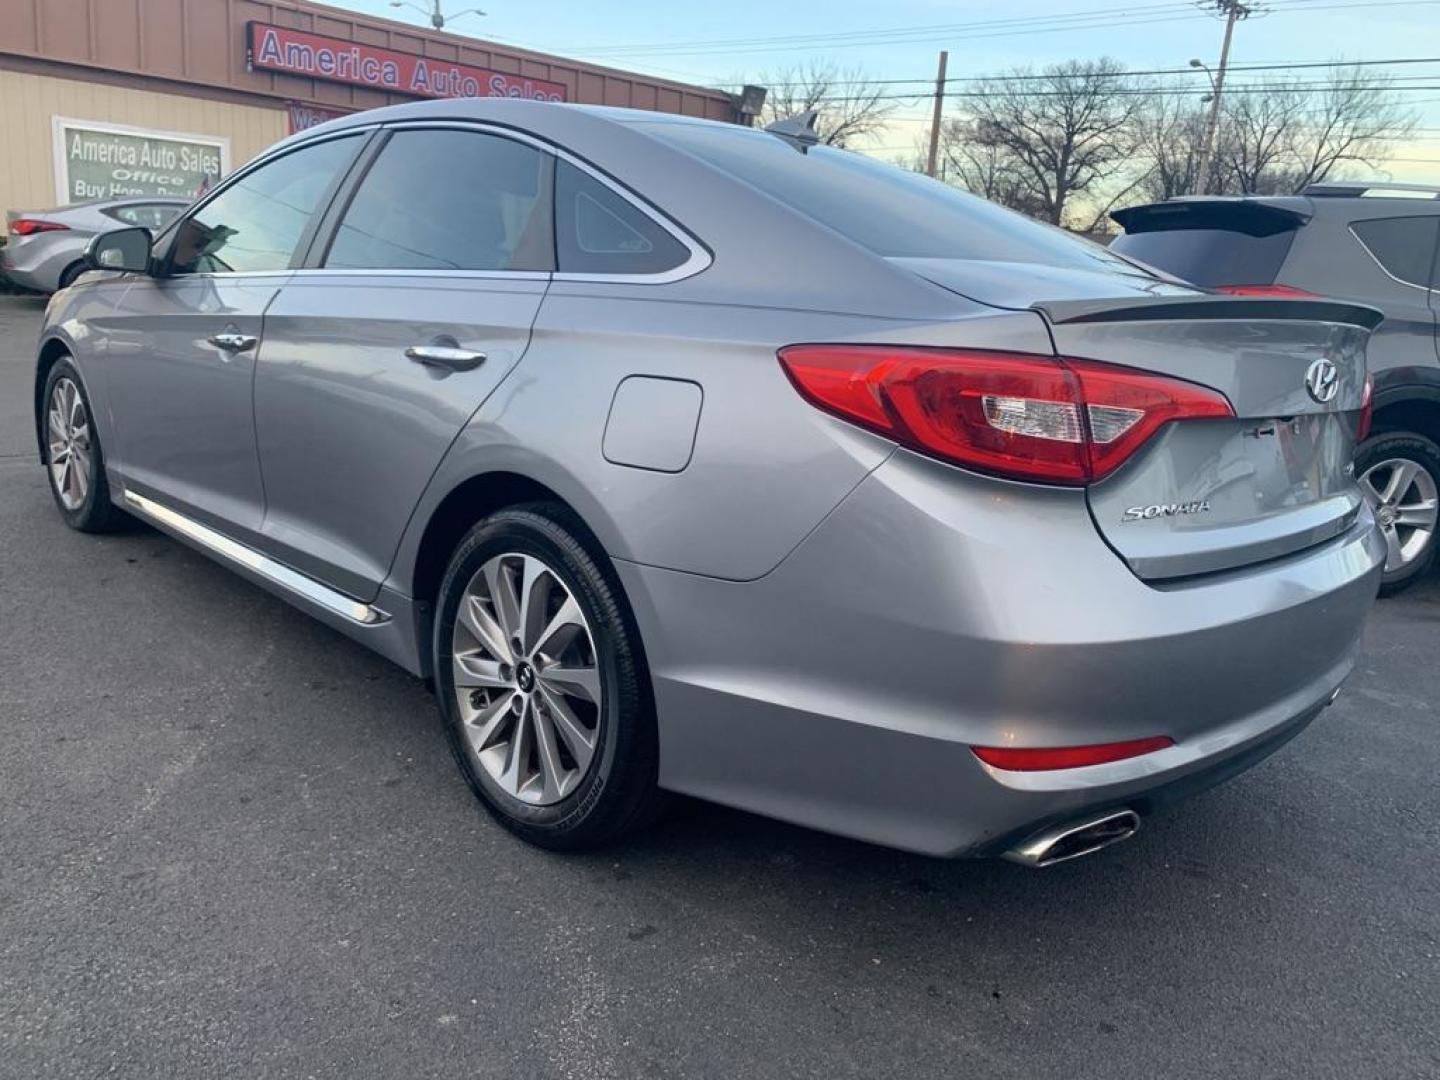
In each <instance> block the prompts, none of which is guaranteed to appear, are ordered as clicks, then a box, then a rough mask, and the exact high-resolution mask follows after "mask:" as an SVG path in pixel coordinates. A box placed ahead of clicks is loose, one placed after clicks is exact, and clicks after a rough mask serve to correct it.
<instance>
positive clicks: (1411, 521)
mask: <svg viewBox="0 0 1440 1080" xmlns="http://www.w3.org/2000/svg"><path fill="white" fill-rule="evenodd" d="M1435 520H1436V500H1434V499H1423V500H1421V501H1420V502H1415V503H1408V504H1406V505H1405V506H1397V507H1396V508H1395V524H1396V525H1409V526H1412V527H1414V528H1417V529H1423V530H1425V531H1426V532H1429V531H1430V530H1431V529H1433V528H1434V527H1435Z"/></svg>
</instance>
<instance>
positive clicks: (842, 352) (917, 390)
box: [780, 345, 1235, 484]
mask: <svg viewBox="0 0 1440 1080" xmlns="http://www.w3.org/2000/svg"><path fill="white" fill-rule="evenodd" d="M780 363H781V366H782V367H783V368H784V369H785V372H786V374H788V375H789V376H790V380H791V382H793V383H794V384H795V388H796V389H797V390H798V391H799V392H800V394H801V396H802V397H804V398H805V399H806V400H807V401H809V402H810V403H811V404H812V405H814V406H816V407H817V408H820V409H823V410H824V411H826V412H828V413H831V414H833V415H835V416H838V417H840V418H841V419H844V420H849V421H851V422H853V423H856V424H859V425H860V426H862V427H866V428H869V429H870V430H871V431H874V432H877V433H879V434H881V435H884V436H886V437H887V438H890V439H894V440H895V441H896V442H898V443H901V444H903V445H905V446H908V447H910V448H911V449H913V450H918V451H920V452H921V453H924V454H929V455H930V456H932V457H937V458H940V459H942V460H944V461H950V462H954V463H955V464H957V465H963V466H965V467H966V468H971V469H977V470H980V471H982V472H988V473H994V474H995V475H997V476H1005V477H1010V478H1012V479H1017V480H1037V481H1041V482H1044V483H1051V484H1088V483H1090V482H1091V481H1093V480H1098V479H1100V478H1101V477H1103V476H1107V475H1109V474H1110V473H1112V472H1114V471H1115V470H1116V469H1117V468H1119V467H1120V465H1121V464H1122V463H1124V462H1125V461H1126V460H1127V459H1128V458H1129V457H1130V456H1131V455H1132V454H1134V453H1135V451H1136V450H1138V449H1139V448H1140V446H1141V445H1142V444H1144V443H1145V442H1146V441H1147V440H1148V439H1149V438H1150V436H1152V435H1154V434H1155V432H1156V431H1158V430H1159V429H1160V428H1161V427H1162V426H1164V425H1165V424H1167V423H1169V422H1170V421H1171V420H1190V419H1208V418H1216V417H1224V418H1229V417H1233V416H1234V415H1235V413H1234V410H1233V409H1231V407H1230V402H1229V401H1227V400H1226V399H1225V397H1224V395H1222V394H1220V393H1219V392H1218V391H1215V390H1210V389H1207V388H1206V387H1203V386H1196V385H1195V384H1193V383H1188V382H1184V381H1182V380H1180V379H1172V378H1167V377H1165V376H1163V375H1154V374H1151V373H1149V372H1144V371H1136V370H1134V369H1133V368H1123V367H1116V366H1113V365H1111V364H1102V363H1097V362H1096V361H1093V360H1073V359H1069V358H1056V357H1048V356H1031V355H1027V354H1022V353H1000V352H972V351H969V350H958V349H932V348H918V347H911V346H890V345H791V346H789V347H787V348H784V349H781V350H780Z"/></svg>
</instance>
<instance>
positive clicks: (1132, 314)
mask: <svg viewBox="0 0 1440 1080" xmlns="http://www.w3.org/2000/svg"><path fill="white" fill-rule="evenodd" d="M1034 307H1035V308H1036V309H1037V310H1038V311H1039V312H1040V313H1041V314H1042V315H1043V316H1044V317H1045V319H1046V321H1047V322H1048V323H1049V325H1050V330H1051V334H1052V336H1053V338H1054V341H1055V346H1056V350H1057V352H1058V353H1059V354H1060V355H1061V356H1071V357H1077V358H1085V359H1092V360H1099V361H1103V362H1105V363H1109V364H1119V365H1123V366H1126V367H1133V368H1142V369H1145V370H1148V371H1154V372H1158V373H1161V374H1164V375H1169V376H1173V377H1175V378H1180V379H1185V380H1187V381H1189V382H1193V383H1198V384H1201V385H1203V386H1208V387H1210V388H1212V389H1215V390H1218V391H1220V392H1221V393H1223V394H1224V395H1225V396H1226V397H1227V398H1228V399H1229V401H1230V404H1231V406H1232V407H1233V409H1234V411H1235V418H1234V419H1214V420H1183V421H1179V422H1175V423H1171V424H1168V425H1167V426H1166V427H1165V428H1163V429H1162V430H1161V431H1160V432H1159V433H1158V434H1157V435H1156V436H1155V437H1154V438H1152V439H1151V440H1150V441H1149V442H1148V443H1147V444H1146V445H1145V446H1144V447H1142V448H1141V449H1140V450H1139V451H1138V452H1137V453H1136V455H1135V456H1134V457H1133V458H1131V459H1130V460H1129V461H1127V462H1126V463H1125V464H1124V465H1123V466H1122V467H1121V468H1120V469H1119V470H1118V471H1117V472H1115V473H1113V474H1112V475H1110V476H1108V477H1106V478H1105V479H1103V480H1101V481H1100V482H1098V483H1096V484H1093V485H1091V486H1090V488H1089V489H1088V490H1087V495H1088V499H1089V503H1090V510H1091V514H1092V516H1093V517H1094V519H1095V524H1096V527H1097V528H1098V529H1099V531H1100V533H1101V534H1102V535H1103V536H1104V538H1105V540H1106V541H1107V542H1108V543H1109V544H1110V546H1111V547H1112V548H1113V549H1114V550H1115V551H1116V552H1117V553H1118V554H1119V555H1120V557H1121V558H1123V559H1124V560H1125V561H1126V563H1128V564H1129V566H1130V568H1131V569H1132V570H1133V571H1134V572H1135V573H1136V574H1137V575H1138V576H1140V577H1142V578H1145V579H1148V580H1163V579H1173V578H1181V577H1188V576H1191V575H1195V574H1206V573H1214V572H1216V571H1222V570H1230V569H1235V568H1238V567H1242V566H1247V565H1251V564H1254V563H1258V562H1263V561H1265V560H1268V559H1274V558H1280V557H1282V556H1285V555H1289V554H1292V553H1294V552H1297V551H1300V550H1303V549H1305V548H1307V547H1311V546H1313V545H1315V544H1319V543H1323V542H1324V541H1326V540H1328V539H1330V538H1332V537H1334V536H1336V535H1338V534H1340V533H1342V532H1344V531H1345V530H1346V529H1348V528H1349V527H1350V525H1351V524H1352V523H1353V522H1354V521H1355V519H1356V516H1357V515H1358V514H1359V513H1360V512H1361V506H1362V499H1361V495H1360V492H1359V489H1358V487H1357V486H1356V484H1355V482H1354V478H1353V472H1352V468H1351V455H1352V453H1353V450H1354V443H1355V435H1356V431H1357V427H1358V423H1359V417H1360V410H1361V408H1362V405H1363V403H1364V393H1365V379H1366V366H1365V346H1366V342H1367V340H1368V339H1369V336H1370V331H1371V330H1372V329H1373V328H1374V327H1375V326H1376V325H1378V323H1379V321H1380V318H1381V315H1380V313H1379V312H1377V311H1375V310H1373V309H1370V308H1365V307H1361V306H1358V305H1352V304H1342V303H1335V302H1331V301H1324V300H1290V299H1283V300H1282V299H1263V300H1250V299H1237V298H1230V297H1223V296H1195V295H1192V296H1188V297H1180V296H1159V297H1157V296H1149V297H1143V298H1133V297H1131V298H1124V299H1110V300H1098V299H1075V300H1059V301H1052V302H1042V303H1038V304H1036V305H1034Z"/></svg>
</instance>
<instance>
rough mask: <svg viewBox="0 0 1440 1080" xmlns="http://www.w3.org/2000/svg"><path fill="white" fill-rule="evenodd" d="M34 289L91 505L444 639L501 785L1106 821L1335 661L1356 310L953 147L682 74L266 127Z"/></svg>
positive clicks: (1294, 720)
mask: <svg viewBox="0 0 1440 1080" xmlns="http://www.w3.org/2000/svg"><path fill="white" fill-rule="evenodd" d="M89 258H90V263H91V265H93V266H94V267H96V268H97V269H101V270H108V271H110V272H109V273H108V274H89V275H86V276H85V277H84V278H83V279H82V280H81V281H80V282H79V283H78V284H76V285H75V286H73V287H71V288H70V289H67V290H64V291H62V292H61V293H59V294H57V295H56V296H55V297H54V298H53V300H52V301H51V304H50V307H49V309H48V311H47V315H46V319H45V322H44V328H43V331H42V335H41V340H40V346H39V356H38V363H37V366H36V374H35V408H36V421H37V435H38V438H39V449H40V453H41V457H42V460H43V461H44V463H45V465H46V466H47V468H48V471H49V476H50V479H51V484H52V488H53V490H54V495H55V502H56V504H57V506H58V507H59V510H60V513H61V515H62V516H63V517H64V519H65V520H66V521H67V522H68V523H69V524H70V525H71V526H73V527H75V528H77V529H82V530H100V529H105V528H109V527H111V526H113V525H115V524H116V523H117V522H118V521H119V520H120V519H121V517H122V515H126V514H129V515H134V516H136V517H139V518H142V519H144V520H146V521H148V522H151V523H153V524H154V525H155V526H157V527H159V528H160V529H162V530H165V531H166V532H168V533H170V534H172V535H173V536H175V537H177V538H178V539H180V540H182V541H184V542H185V543H188V544H191V545H193V546H194V547H196V548H198V549H200V550H202V551H204V552H206V553H208V554H209V555H211V556H213V557H215V558H216V559H218V560H220V561H221V562H223V563H225V564H227V565H228V566H230V567H232V568H233V569H235V570H236V571H237V572H239V573H240V574H243V575H245V576H246V577H247V578H249V579H251V580H252V581H254V582H256V583H258V584H259V585H261V586H263V587H265V588H268V589H270V590H272V591H273V592H275V593H277V594H279V595H280V596H283V597H284V598H286V599H287V600H289V601H291V602H292V603H294V604H295V605H296V606H298V607H299V608H301V609H302V610H304V611H306V612H309V613H310V614H312V615H314V616H315V617H316V618H318V619H321V620H322V621H324V622H326V623H328V624H329V625H330V626H332V627H335V628H336V629H337V630H339V631H341V632H342V633H345V634H348V635H349V636H351V637H352V638H354V639H355V640H357V641H359V642H361V643H363V644H364V645H366V646H368V647H370V648H372V649H374V650H376V651H377V652H379V653H381V654H383V655H384V656H387V657H389V658H390V659H392V660H394V661H395V662H397V663H398V664H400V665H402V666H403V667H404V668H406V669H407V670H409V671H411V672H413V673H415V674H416V675H417V676H420V677H424V678H426V679H431V680H433V682H434V686H435V691H436V697H437V699H438V701H439V706H440V709H441V712H442V714H443V716H444V720H445V727H446V730H447V732H448V734H449V739H450V744H451V748H452V750H453V752H454V755H455V758H456V760H457V762H458V763H459V766H460V769H461V771H462V773H463V775H464V776H465V778H466V779H467V780H468V782H469V783H470V785H471V786H472V788H473V789H474V791H475V793H476V794H477V795H478V796H479V798H480V799H481V800H482V801H483V803H484V804H485V805H486V806H487V807H488V808H489V809H490V810H491V811H492V812H493V813H494V814H495V815H496V816H497V817H498V818H499V820H500V821H501V822H502V823H503V824H504V825H505V826H506V827H508V828H510V829H512V830H513V831H514V832H516V833H518V834H519V835H521V836H523V837H525V838H527V839H529V840H531V841H533V842H535V843H539V844H544V845H548V846H551V847H557V848H559V847H578V846H581V845H585V844H593V843H597V842H599V841H602V840H605V839H606V838H608V837H611V836H614V835H616V834H617V833H619V832H621V831H623V830H624V829H626V828H628V827H630V826H632V825H634V824H636V823H637V822H640V821H642V820H644V819H646V818H647V817H649V816H650V815H651V814H652V813H654V812H655V810H656V808H657V806H659V805H660V802H659V793H660V792H661V791H676V792H683V793H687V794H691V795H697V796H701V797H704V798H708V799H713V800H715V801H718V802H722V803H728V804H731V805H733V806H738V807H743V808H746V809H749V810H753V811H757V812H760V813H764V814H770V815H773V816H775V817H777V818H783V819H786V820H788V821H794V822H800V823H803V824H806V825H811V826H815V827H819V828H824V829H830V830H833V831H835V832H839V833H844V834H846V835H849V836H854V837H860V838H863V839H866V840H872V841H878V842H881V843H886V844H893V845H896V846H900V847H904V848H909V849H912V850H915V851H922V852H929V853H933V854H940V855H962V854H964V855H984V854H992V853H993V854H1001V853H1003V854H1008V855H1009V856H1011V857H1012V858H1014V859H1017V860H1019V861H1021V862H1025V863H1029V864H1032V865H1039V864H1046V863H1051V862H1057V861H1060V860H1062V859H1066V858H1071V857H1074V856H1078V855H1082V854H1085V853H1087V852H1090V851H1094V850H1096V849H1098V848H1100V847H1103V846H1104V845H1106V844H1109V843H1111V842H1113V841H1115V840H1119V839H1122V838H1123V837H1125V836H1128V835H1129V834H1130V833H1132V832H1134V831H1135V828H1136V826H1137V825H1138V823H1139V821H1140V819H1141V817H1142V816H1143V815H1145V814H1148V813H1150V812H1151V811H1152V810H1154V809H1156V808H1157V807H1159V806H1161V805H1162V804H1164V803H1166V802H1168V801H1170V800H1172V799H1175V798H1177V797H1179V796H1181V795H1184V794H1187V793H1189V792H1193V791H1196V790H1198V789H1200V788H1203V787H1205V786H1207V785H1210V784H1213V783H1216V782H1217V781H1219V780H1221V779H1223V778H1224V777H1226V776H1229V775H1232V774H1233V773H1235V772H1237V771H1239V770H1240V769H1242V768H1245V767H1246V766H1248V765H1250V764H1251V763H1253V762H1255V761H1257V760H1259V759H1260V758H1262V757H1263V756H1265V755H1266V754H1268V753H1270V752H1271V751H1272V750H1274V749H1275V748H1276V747H1277V746H1279V745H1280V744H1282V743H1283V742H1285V741H1286V740H1287V739H1289V738H1290V737H1291V736H1293V735H1294V734H1295V733H1296V732H1297V731H1299V730H1300V729H1301V728H1302V727H1303V726H1304V725H1305V724H1306V723H1307V722H1308V721H1310V720H1311V719H1312V718H1314V717H1315V716H1316V715H1317V714H1318V713H1319V712H1320V711H1321V710H1322V709H1323V708H1324V707H1325V706H1326V705H1327V704H1328V703H1329V702H1330V701H1331V700H1332V698H1333V697H1334V695H1335V694H1336V693H1337V692H1338V689H1339V687H1340V684H1341V682H1342V681H1343V680H1344V679H1345V677H1346V675H1347V674H1348V672H1349V671H1350V669H1351V666H1352V665H1353V663H1354V660H1355V654H1356V649H1357V647H1358V641H1359V636H1360V633H1361V629H1362V626H1363V623H1364V621H1365V616H1366V612H1367V611H1368V610H1369V609H1370V606H1371V603H1372V601H1373V600H1374V596H1375V590H1376V587H1377V584H1378V581H1379V576H1380V568H1381V565H1382V563H1383V561H1384V556H1385V546H1384V542H1383V540H1382V539H1381V536H1380V533H1379V532H1378V530H1377V529H1376V527H1375V520H1374V517H1373V515H1372V514H1371V512H1370V510H1369V508H1368V507H1367V505H1366V504H1365V501H1364V499H1363V498H1362V497H1361V494H1360V491H1359V489H1358V487H1357V486H1356V483H1355V480H1354V478H1353V476H1352V475H1351V470H1350V456H1351V451H1352V447H1353V445H1354V441H1355V437H1356V433H1357V432H1358V431H1359V430H1360V429H1361V427H1362V425H1363V424H1364V423H1365V385H1366V374H1365V345H1366V341H1367V339H1368V338H1369V336H1370V331H1371V329H1372V328H1373V327H1374V326H1375V324H1376V322H1377V321H1378V319H1379V315H1378V313H1377V312H1375V311H1374V310H1372V309H1369V308H1365V307H1362V306H1357V305H1353V304H1343V303H1338V302H1333V301H1317V300H1304V299H1300V300H1296V299H1283V298H1282V299H1272V298H1258V299H1254V298H1241V297H1225V296H1208V295H1205V294H1203V293H1201V292H1199V291H1197V290H1195V289H1193V288H1191V287H1188V286H1176V285H1171V284H1167V283H1166V282H1164V281H1162V280H1160V279H1159V278H1158V277H1156V276H1155V275H1153V274H1151V273H1149V272H1147V271H1143V270H1140V269H1137V268H1136V267H1135V266H1134V265H1132V264H1130V263H1128V262H1126V261H1125V260H1122V259H1120V258H1118V257H1116V256H1114V255H1111V254H1110V253H1108V252H1107V251H1106V250H1105V249H1104V248H1101V247H1098V246H1096V245H1093V244H1090V243H1088V242H1086V241H1083V240H1079V239H1077V238H1075V237H1072V236H1070V235H1068V234H1066V233H1063V232H1061V231H1059V230H1057V229H1051V228H1050V227H1048V226H1043V225H1039V224H1036V223H1034V222H1032V221H1029V220H1027V219H1025V218H1022V217H1020V216H1018V215H1015V214H1012V213H1010V212H1009V211H1006V210H1002V209H1000V208H998V207H996V206H993V205H991V204H989V203H986V202H984V201H982V200H979V199H975V198H972V197H970V196H967V195H963V194H961V193H958V192H956V191H954V190H953V189H951V188H949V187H946V186H945V185H942V184H938V183H936V182H934V181H931V180H927V179H925V178H924V177H919V176H916V175H914V174H911V173H907V172H904V171H902V170H899V169H895V168H892V167H890V166H887V165H883V164H881V163H879V162H876V161H874V160H872V159H868V158H865V157H862V156H859V155H856V154H851V153H847V152H845V151H841V150H835V149H832V148H829V147H824V146H818V145H815V143H814V135H813V133H812V132H810V131H808V130H807V129H804V128H802V127H799V126H797V125H789V126H788V127H787V128H786V129H785V130H784V131H782V132H778V133H766V132H760V131H752V130H747V129H745V128H740V127H735V126H731V125H724V124H715V123H708V122H704V121H698V120H691V119H687V118H683V117H676V116H663V115H657V114H655V113H641V112H628V111H615V110H605V109H589V108H579V107H573V106H560V105H550V104H542V103H536V102H523V101H502V100H493V99H491V100H467V101H435V102H427V103H423V104H414V105H405V106H397V107H394V108H388V109H382V110H377V111H375V112H370V113H361V114H357V115H355V116H352V117H347V118H345V119H343V120H339V121H335V122H333V123H330V124H328V125H324V126H322V127H318V128H315V129H313V130H311V131H307V132H305V133H304V134H302V135H298V136H296V137H294V138H292V139H290V140H287V141H286V142H283V143H281V144H280V145H278V146H276V147H275V148H274V149H272V150H271V151H269V152H268V153H266V154H265V155H264V156H263V157H261V158H259V159H258V160H256V161H254V162H252V163H251V164H250V165H248V166H247V167H245V168H244V169H242V170H241V171H239V172H238V173H237V174H236V175H235V176H234V177H232V178H231V179H230V180H228V181H227V182H226V183H225V184H224V185H222V186H221V187H219V188H218V189H217V190H216V191H215V192H214V193H213V194H212V195H210V196H208V197H207V198H205V199H204V200H203V201H201V202H199V203H198V204H197V205H196V206H194V207H193V208H191V209H190V210H187V211H186V212H185V213H184V214H183V215H182V216H181V217H180V219H179V220H178V221H177V222H176V223H175V224H174V225H172V226H171V227H169V228H167V229H166V230H165V231H164V232H162V233H160V234H159V235H158V236H155V237H153V238H152V237H151V235H150V234H149V233H148V232H146V231H145V230H140V229H132V230H126V231H120V232H116V233H112V234H109V235H107V236H103V237H100V238H98V239H97V240H96V241H95V242H94V243H93V244H92V247H91V251H90V256H89Z"/></svg>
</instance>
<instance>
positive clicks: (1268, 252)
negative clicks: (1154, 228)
mask: <svg viewBox="0 0 1440 1080" xmlns="http://www.w3.org/2000/svg"><path fill="white" fill-rule="evenodd" d="M1294 240H1295V230H1294V229H1286V230H1284V231H1282V232H1274V233H1271V234H1269V235H1268V236H1250V235H1247V234H1246V233H1243V232H1234V231H1232V230H1229V229H1165V230H1163V231H1160V232H1142V233H1126V234H1125V235H1124V236H1121V237H1117V238H1116V240H1115V243H1114V244H1113V245H1112V246H1113V247H1114V248H1115V250H1116V251H1118V252H1120V254H1122V255H1128V256H1129V257H1130V258H1132V259H1138V260H1139V261H1140V262H1143V263H1145V264H1147V265H1149V266H1153V267H1155V268H1156V269H1159V270H1164V271H1165V272H1166V273H1167V274H1174V275H1175V276H1176V277H1178V278H1183V279H1184V280H1186V281H1188V282H1190V283H1192V284H1194V285H1200V286H1203V287H1204V288H1214V287H1216V286H1217V285H1273V284H1274V283H1275V278H1276V277H1277V276H1279V274H1280V267H1281V266H1283V265H1284V264H1285V257H1286V256H1287V255H1289V254H1290V245H1291V244H1292V243H1293V242H1294Z"/></svg>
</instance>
